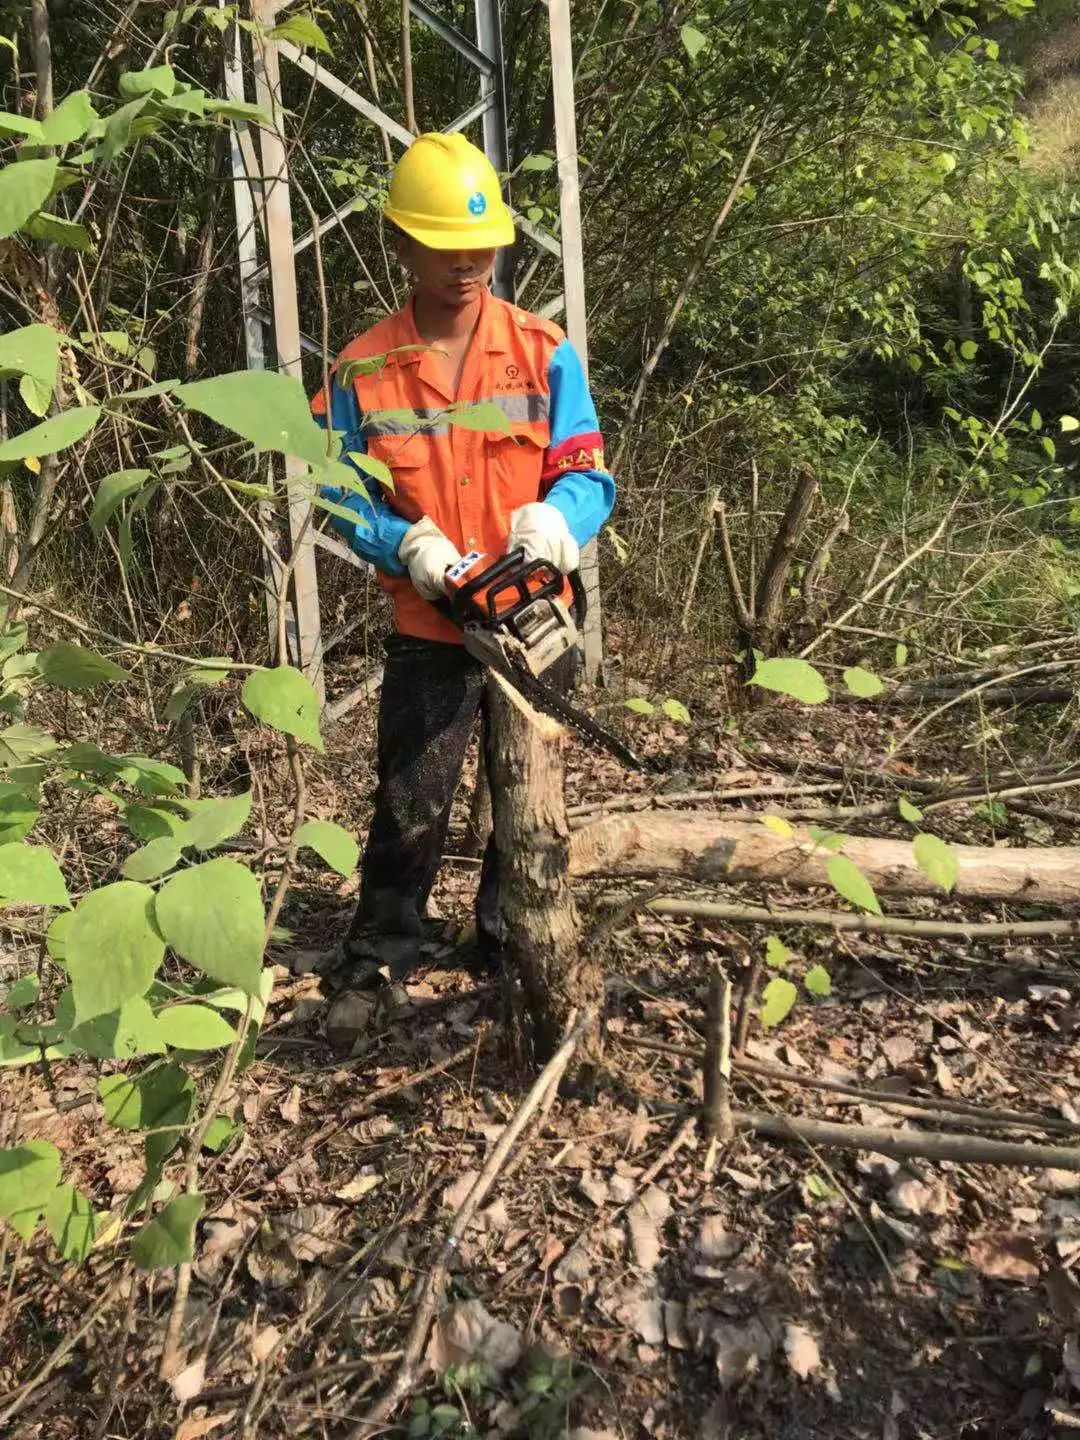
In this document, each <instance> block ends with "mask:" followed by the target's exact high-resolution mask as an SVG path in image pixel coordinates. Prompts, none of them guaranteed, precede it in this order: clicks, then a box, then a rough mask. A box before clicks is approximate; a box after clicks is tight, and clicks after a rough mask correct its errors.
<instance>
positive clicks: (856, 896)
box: [828, 855, 881, 915]
mask: <svg viewBox="0 0 1080 1440" xmlns="http://www.w3.org/2000/svg"><path fill="white" fill-rule="evenodd" d="M828 874H829V884H830V885H831V886H832V887H833V889H834V890H835V891H836V892H837V894H839V895H842V896H843V898H844V899H845V900H850V901H851V903H852V905H857V906H858V907H859V909H861V910H869V911H870V912H871V913H872V914H874V915H880V914H881V905H880V903H879V902H878V898H877V896H876V895H875V894H874V887H873V886H872V885H871V884H870V881H869V880H868V879H867V878H866V876H865V875H864V874H863V872H862V871H861V870H860V869H859V867H858V866H857V865H856V864H855V861H854V860H849V859H848V857H847V856H846V855H834V856H832V858H831V859H830V861H829V865H828Z"/></svg>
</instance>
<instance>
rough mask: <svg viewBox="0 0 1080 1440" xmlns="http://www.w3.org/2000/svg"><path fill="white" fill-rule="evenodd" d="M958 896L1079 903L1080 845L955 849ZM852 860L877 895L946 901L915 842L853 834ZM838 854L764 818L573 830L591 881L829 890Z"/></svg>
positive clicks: (647, 818) (602, 824)
mask: <svg viewBox="0 0 1080 1440" xmlns="http://www.w3.org/2000/svg"><path fill="white" fill-rule="evenodd" d="M951 848H952V850H953V853H954V854H955V856H956V859H957V865H958V873H957V877H956V886H955V888H954V890H953V892H952V893H953V895H955V896H957V897H964V896H970V897H976V898H982V899H987V900H1013V901H1023V902H1024V903H1025V904H1031V905H1073V904H1080V847H1064V846H1062V847H1058V848H1053V849H1050V848H1047V849H1034V848H1032V849H1026V850H1003V849H999V848H997V847H993V848H991V847H989V846H981V845H953V846H952V847H951ZM844 854H845V855H846V856H848V857H849V858H850V859H851V860H853V861H854V862H855V864H856V865H857V866H858V867H859V869H860V870H862V872H863V874H864V875H865V876H866V877H867V879H868V880H869V881H870V883H871V884H872V885H873V886H874V889H875V890H877V891H879V892H881V893H884V894H894V895H937V896H940V895H941V894H942V890H941V887H940V886H939V885H936V884H935V883H934V882H933V881H932V880H930V879H929V878H928V877H927V876H926V875H925V874H924V873H923V872H922V870H920V869H919V867H918V865H917V864H916V863H915V856H914V853H913V850H912V846H911V843H910V841H907V840H878V839H867V838H865V837H863V836H851V837H849V838H848V839H847V840H846V841H845V843H844ZM831 858H832V857H831V855H830V853H829V851H827V850H825V849H823V848H822V847H821V846H820V845H815V843H814V841H813V840H812V839H811V837H810V834H809V832H808V831H806V830H802V829H798V830H796V831H795V833H794V834H793V835H791V836H782V835H774V834H773V833H772V832H771V831H770V830H766V829H765V827H764V826H763V825H762V824H761V823H760V820H754V821H745V820H731V819H729V818H728V817H727V816H724V815H719V814H716V813H714V812H707V813H702V812H700V811H698V812H694V813H692V814H682V813H678V812H670V811H662V810H657V811H654V812H651V813H649V812H646V813H644V814H637V815H609V816H607V817H605V818H604V819H603V820H598V821H596V822H595V823H594V824H592V825H586V826H584V827H583V828H582V829H580V830H577V831H575V832H574V835H573V837H572V839H571V841H570V872H571V874H572V875H573V876H575V877H577V878H579V879H582V878H584V877H586V876H589V875H600V874H604V875H611V874H618V875H682V876H685V877H686V878H688V879H694V880H699V881H700V880H714V881H715V880H720V879H724V880H756V881H768V882H772V883H776V884H781V885H791V886H794V887H796V888H797V889H809V888H814V887H817V886H829V877H828V863H829V860H830V859H831Z"/></svg>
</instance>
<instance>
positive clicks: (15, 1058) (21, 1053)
mask: <svg viewBox="0 0 1080 1440" xmlns="http://www.w3.org/2000/svg"><path fill="white" fill-rule="evenodd" d="M40 1033H41V1031H40V1027H38V1026H33V1025H28V1024H26V1023H25V1022H24V1021H22V1020H20V1019H19V1017H18V1016H17V1015H0V1066H8V1065H12V1066H14V1065H39V1064H40V1063H41V1059H42V1047H41V1044H40V1043H39V1036H40ZM45 1054H46V1058H47V1059H51V1058H52V1055H50V1054H49V1053H48V1051H47V1050H46V1052H45ZM53 1054H55V1051H53Z"/></svg>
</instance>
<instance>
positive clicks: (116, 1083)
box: [97, 1063, 195, 1143]
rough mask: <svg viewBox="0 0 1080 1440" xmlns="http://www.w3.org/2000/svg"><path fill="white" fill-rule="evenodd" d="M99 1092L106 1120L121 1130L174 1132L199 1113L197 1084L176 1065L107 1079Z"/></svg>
mask: <svg viewBox="0 0 1080 1440" xmlns="http://www.w3.org/2000/svg"><path fill="white" fill-rule="evenodd" d="M97 1091H98V1099H99V1100H100V1101H101V1104H102V1106H103V1108H104V1110H105V1118H106V1120H108V1122H109V1124H110V1125H115V1126H116V1128H117V1129H118V1130H172V1129H173V1127H174V1126H181V1125H186V1124H187V1123H188V1121H189V1120H190V1119H191V1116H192V1112H193V1111H194V1109H195V1085H194V1082H193V1081H192V1079H191V1076H190V1075H187V1074H185V1072H184V1071H183V1070H182V1069H181V1068H180V1066H179V1065H175V1064H172V1063H170V1064H168V1065H162V1064H160V1063H154V1064H152V1065H150V1066H148V1067H147V1069H145V1070H144V1071H143V1072H142V1073H141V1074H140V1075H133V1076H132V1075H119V1074H117V1075H103V1076H102V1077H101V1079H100V1080H99V1081H98V1085H97ZM173 1133H174V1134H175V1131H173ZM174 1143H175V1142H174Z"/></svg>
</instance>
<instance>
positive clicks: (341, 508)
mask: <svg viewBox="0 0 1080 1440" xmlns="http://www.w3.org/2000/svg"><path fill="white" fill-rule="evenodd" d="M308 498H309V500H310V501H311V503H312V505H314V506H315V508H316V510H325V511H326V513H327V515H333V516H335V517H336V518H337V519H338V520H344V521H346V522H347V523H348V524H349V525H360V526H364V525H367V523H368V522H367V521H366V520H365V519H364V517H363V516H362V515H358V514H357V513H356V511H355V510H350V509H349V507H348V506H347V505H339V504H338V503H337V501H336V500H327V498H326V497H325V495H309V496H308ZM369 528H370V527H369Z"/></svg>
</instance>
